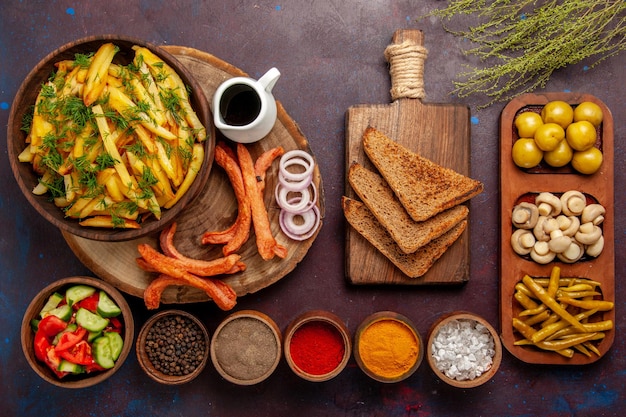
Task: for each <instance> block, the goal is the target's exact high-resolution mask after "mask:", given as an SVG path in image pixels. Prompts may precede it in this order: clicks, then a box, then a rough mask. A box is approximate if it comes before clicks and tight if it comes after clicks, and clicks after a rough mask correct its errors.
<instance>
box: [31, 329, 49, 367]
mask: <svg viewBox="0 0 626 417" xmlns="http://www.w3.org/2000/svg"><path fill="white" fill-rule="evenodd" d="M34 345H35V357H36V358H37V359H39V360H40V361H42V362H45V361H46V358H47V356H48V348H49V347H50V346H51V345H50V341H49V340H48V338H47V337H46V335H45V334H44V333H43V332H42V331H41V330H38V331H37V333H35V340H34Z"/></svg>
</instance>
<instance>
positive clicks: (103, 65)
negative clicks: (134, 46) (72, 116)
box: [83, 43, 118, 106]
mask: <svg viewBox="0 0 626 417" xmlns="http://www.w3.org/2000/svg"><path fill="white" fill-rule="evenodd" d="M117 51H118V48H117V47H116V46H115V45H113V44H112V43H105V44H103V45H102V46H100V48H98V50H97V51H96V53H95V54H94V56H93V58H92V60H91V64H89V68H88V69H87V79H86V80H85V87H84V88H83V102H84V103H85V106H91V105H92V104H93V103H95V102H96V100H98V98H99V97H100V94H101V93H102V91H103V90H104V87H105V86H106V81H107V76H108V73H109V65H111V62H112V61H113V57H114V56H115V54H116V53H117Z"/></svg>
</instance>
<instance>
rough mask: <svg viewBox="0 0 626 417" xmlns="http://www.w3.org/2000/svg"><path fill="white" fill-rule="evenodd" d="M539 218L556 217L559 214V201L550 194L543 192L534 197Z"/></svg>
mask: <svg viewBox="0 0 626 417" xmlns="http://www.w3.org/2000/svg"><path fill="white" fill-rule="evenodd" d="M535 204H536V205H537V208H538V209H539V215H540V216H553V217H556V216H558V215H559V214H561V200H560V199H559V198H558V197H557V196H555V195H554V194H552V193H548V192H543V193H539V194H538V195H537V197H535Z"/></svg>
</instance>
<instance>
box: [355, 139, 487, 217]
mask: <svg viewBox="0 0 626 417" xmlns="http://www.w3.org/2000/svg"><path fill="white" fill-rule="evenodd" d="M363 147H364V149H365V153H366V154H367V156H368V157H369V159H370V160H371V161H372V163H373V164H374V165H375V166H376V168H378V171H379V172H380V173H381V175H382V176H383V177H384V178H385V180H386V181H387V182H388V183H389V186H390V187H391V189H392V190H393V191H394V193H395V194H396V196H397V197H398V199H399V200H400V203H402V205H403V206H404V208H405V209H406V211H407V212H408V213H409V215H410V216H411V218H412V219H413V220H415V221H418V222H419V221H424V220H426V219H428V218H430V217H432V216H434V215H435V214H437V213H441V212H442V211H444V210H447V209H449V208H450V207H454V206H456V205H458V204H460V203H462V202H464V201H467V200H469V199H470V198H472V197H474V196H476V195H478V194H480V193H481V192H482V191H483V184H482V183H481V182H480V181H477V180H474V179H472V178H469V177H467V176H465V175H462V174H459V173H458V172H456V171H454V170H452V169H449V168H445V167H442V166H441V165H438V164H436V163H434V162H432V161H430V160H429V159H427V158H424V157H422V156H420V155H418V154H416V153H415V152H412V151H411V150H409V149H407V148H405V147H404V146H402V145H400V144H399V143H397V142H394V141H393V140H391V139H390V138H389V137H387V136H386V135H385V134H383V133H382V132H380V131H378V130H376V129H375V128H373V127H368V128H367V129H366V130H365V133H364V134H363Z"/></svg>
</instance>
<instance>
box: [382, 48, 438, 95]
mask: <svg viewBox="0 0 626 417" xmlns="http://www.w3.org/2000/svg"><path fill="white" fill-rule="evenodd" d="M427 56H428V50H427V49H426V48H424V47H423V46H421V45H416V44H415V43H413V42H411V41H404V42H402V43H399V44H391V45H389V46H387V48H385V58H386V59H387V62H389V74H390V75H391V90H390V92H391V98H392V99H393V100H396V99H398V98H423V97H425V96H426V92H425V91H424V62H425V61H426V57H427Z"/></svg>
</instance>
